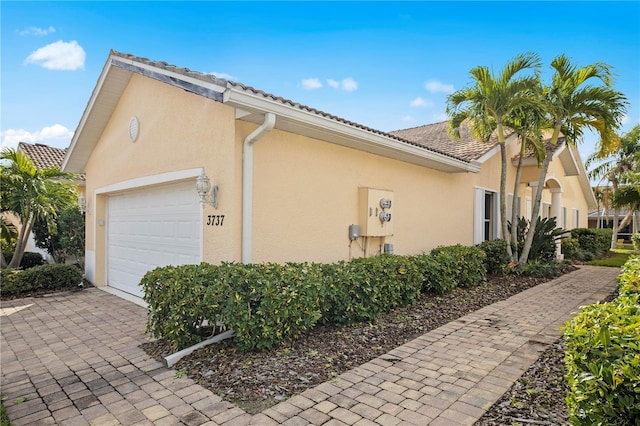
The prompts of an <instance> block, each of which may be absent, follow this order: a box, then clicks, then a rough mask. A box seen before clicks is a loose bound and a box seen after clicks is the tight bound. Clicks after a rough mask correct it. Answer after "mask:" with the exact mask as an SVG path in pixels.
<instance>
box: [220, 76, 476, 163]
mask: <svg viewBox="0 0 640 426" xmlns="http://www.w3.org/2000/svg"><path fill="white" fill-rule="evenodd" d="M224 103H225V104H227V105H230V106H233V107H235V108H236V109H237V110H241V111H243V112H244V113H242V114H237V117H238V119H241V120H246V121H251V122H256V123H257V122H259V117H261V116H262V115H263V114H264V113H266V112H272V113H274V114H276V116H277V118H276V128H277V129H281V130H285V131H295V132H296V133H299V134H302V135H305V136H310V137H313V138H316V139H319V140H323V141H326V142H330V143H334V144H337V145H342V146H346V147H348V148H353V149H358V150H361V151H365V152H369V153H372V154H377V155H382V156H385V157H389V158H393V159H397V160H401V161H405V162H409V163H412V164H417V165H420V166H424V167H429V168H432V169H436V170H440V171H444V172H447V173H463V172H473V173H477V172H479V171H480V165H479V164H478V163H477V162H466V161H462V160H459V159H457V158H454V157H450V156H447V155H444V154H440V153H438V152H435V151H432V150H429V149H426V148H424V147H420V146H417V145H413V144H411V143H407V142H404V141H401V140H398V139H395V138H392V137H389V136H385V135H383V134H379V133H376V132H373V131H370V130H366V129H362V128H358V127H355V126H352V125H349V124H347V123H343V122H341V121H337V120H333V119H331V118H329V117H324V116H321V115H318V114H316V113H313V112H311V111H306V110H302V109H300V108H296V107H294V106H291V105H287V104H283V103H280V102H278V101H275V100H273V99H268V98H265V97H264V96H261V95H259V94H253V93H247V92H246V91H244V90H242V89H238V88H235V87H230V88H229V90H228V91H227V93H225V97H224Z"/></svg>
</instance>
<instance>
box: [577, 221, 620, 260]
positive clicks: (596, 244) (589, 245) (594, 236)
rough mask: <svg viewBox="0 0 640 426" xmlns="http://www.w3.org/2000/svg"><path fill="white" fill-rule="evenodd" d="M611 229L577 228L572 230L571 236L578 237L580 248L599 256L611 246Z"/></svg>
mask: <svg viewBox="0 0 640 426" xmlns="http://www.w3.org/2000/svg"><path fill="white" fill-rule="evenodd" d="M612 235H613V231H612V230H611V229H592V228H576V229H572V230H571V238H576V239H577V240H578V244H579V245H580V250H583V251H586V252H589V253H592V254H593V255H594V256H598V255H600V254H602V253H606V252H608V251H609V249H610V248H611V237H612Z"/></svg>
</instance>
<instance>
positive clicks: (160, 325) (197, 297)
mask: <svg viewBox="0 0 640 426" xmlns="http://www.w3.org/2000/svg"><path fill="white" fill-rule="evenodd" d="M221 268H223V267H216V266H213V265H209V264H206V263H201V264H200V265H182V266H177V267H176V266H165V267H160V268H155V269H153V270H151V271H149V272H147V273H146V274H145V275H144V277H142V280H141V281H140V285H141V286H142V288H143V290H144V300H145V302H147V305H148V310H149V311H148V320H147V332H148V333H150V334H151V335H152V336H153V337H163V338H165V339H167V340H168V341H169V342H171V344H172V345H173V347H174V349H176V350H178V349H183V348H186V347H188V346H190V345H192V344H195V343H197V342H198V341H200V340H201V337H200V336H198V335H197V334H196V333H195V326H196V325H199V324H201V323H202V322H203V321H204V320H205V319H207V320H209V319H211V320H215V318H217V317H220V316H221V315H223V311H224V308H225V304H226V299H227V295H228V294H229V291H228V285H227V282H226V277H224V276H222V277H221V273H220V269H221Z"/></svg>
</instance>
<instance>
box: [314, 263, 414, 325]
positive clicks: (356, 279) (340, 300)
mask: <svg viewBox="0 0 640 426" xmlns="http://www.w3.org/2000/svg"><path fill="white" fill-rule="evenodd" d="M322 275H323V286H322V319H321V322H322V323H325V324H338V325H343V324H352V323H355V322H358V321H370V320H374V319H376V318H378V317H379V316H380V315H382V314H383V313H384V312H388V311H390V310H391V309H393V308H395V307H397V306H401V305H407V304H411V303H415V302H416V301H417V300H418V299H419V297H420V290H421V287H422V281H423V277H422V271H421V269H420V268H419V267H418V264H417V263H416V258H415V257H413V256H394V255H380V256H375V257H370V258H357V259H353V260H352V261H350V262H338V263H335V264H330V265H322Z"/></svg>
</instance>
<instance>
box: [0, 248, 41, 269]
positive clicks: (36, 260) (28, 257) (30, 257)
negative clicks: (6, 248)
mask: <svg viewBox="0 0 640 426" xmlns="http://www.w3.org/2000/svg"><path fill="white" fill-rule="evenodd" d="M3 255H4V259H5V260H6V261H7V263H9V262H11V259H13V253H11V252H3ZM39 265H44V259H43V258H42V255H41V254H40V253H36V252H31V251H25V252H24V254H23V255H22V259H21V260H20V268H22V269H29V268H33V267H34V266H39Z"/></svg>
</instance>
